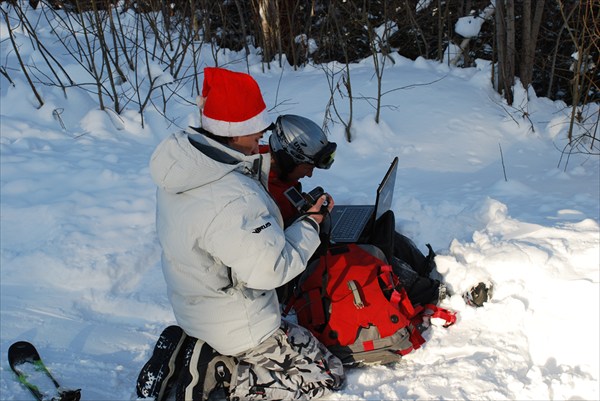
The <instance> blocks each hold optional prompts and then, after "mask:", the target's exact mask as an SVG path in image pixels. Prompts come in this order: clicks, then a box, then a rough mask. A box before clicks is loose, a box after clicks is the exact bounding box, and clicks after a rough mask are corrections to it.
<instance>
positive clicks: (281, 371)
mask: <svg viewBox="0 0 600 401" xmlns="http://www.w3.org/2000/svg"><path fill="white" fill-rule="evenodd" d="M236 359H237V361H238V364H237V371H236V372H235V373H234V374H233V377H232V380H231V385H230V387H229V400H230V401H242V400H260V399H266V400H309V399H311V398H315V397H322V396H324V395H327V394H330V393H332V392H333V391H335V390H338V389H340V388H341V386H342V384H343V383H344V380H345V374H344V368H343V366H342V362H341V361H340V360H339V359H338V358H337V357H336V356H334V355H333V354H332V353H331V352H330V351H329V350H327V348H326V347H325V346H324V345H323V344H321V343H320V342H319V341H318V340H317V339H316V338H315V337H314V336H313V335H312V334H311V333H310V332H309V331H308V330H307V329H305V328H303V327H300V326H298V325H296V324H293V323H291V322H287V321H282V324H281V328H280V329H278V330H277V331H276V332H275V333H273V335H271V336H270V337H269V338H268V339H267V340H266V341H264V342H263V343H262V344H260V345H259V346H258V347H256V348H254V349H252V350H250V351H247V352H245V353H243V354H240V355H236Z"/></svg>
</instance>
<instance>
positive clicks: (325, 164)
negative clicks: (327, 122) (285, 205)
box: [269, 114, 337, 169]
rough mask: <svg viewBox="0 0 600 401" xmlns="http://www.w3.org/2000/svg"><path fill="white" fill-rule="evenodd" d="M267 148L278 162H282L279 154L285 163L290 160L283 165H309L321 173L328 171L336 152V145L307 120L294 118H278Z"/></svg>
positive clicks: (285, 116)
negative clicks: (323, 170)
mask: <svg viewBox="0 0 600 401" xmlns="http://www.w3.org/2000/svg"><path fill="white" fill-rule="evenodd" d="M269 145H270V146H271V150H272V152H273V153H274V154H275V155H279V157H278V158H279V159H281V158H282V157H281V156H282V152H283V153H285V156H287V157H286V158H287V159H290V158H291V160H288V163H285V162H284V164H288V165H289V164H291V163H290V161H291V162H292V163H293V164H295V165H297V164H301V163H308V164H312V165H314V166H315V167H317V168H323V169H328V168H329V167H331V165H332V164H333V156H334V154H335V150H336V148H337V145H336V143H335V142H329V141H328V140H327V136H326V135H325V133H324V132H323V130H322V129H321V128H320V127H319V126H318V125H317V124H315V123H314V122H313V121H311V120H309V119H308V118H304V117H301V116H297V115H293V114H285V115H282V116H279V117H278V118H277V121H276V122H275V127H274V129H273V133H272V134H271V136H270V137H269ZM285 156H284V157H285ZM279 161H280V162H281V160H279ZM282 167H284V166H282ZM288 167H292V168H293V166H288Z"/></svg>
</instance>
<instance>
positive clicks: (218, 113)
mask: <svg viewBox="0 0 600 401" xmlns="http://www.w3.org/2000/svg"><path fill="white" fill-rule="evenodd" d="M198 106H199V107H200V112H201V113H202V128H204V129H205V130H207V131H208V132H210V133H212V134H214V135H218V136H225V137H233V136H245V135H252V134H256V133H258V132H261V131H264V130H265V129H267V128H268V127H269V126H270V125H271V120H270V118H269V114H268V113H267V106H266V105H265V101H264V100H263V98H262V94H261V93H260V88H259V87H258V84H257V83H256V81H255V80H254V78H252V77H251V76H250V75H248V74H244V73H242V72H233V71H229V70H226V69H223V68H214V67H207V68H205V69H204V84H203V86H202V97H201V98H200V99H199V101H198Z"/></svg>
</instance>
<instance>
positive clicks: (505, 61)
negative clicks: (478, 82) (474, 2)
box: [496, 0, 515, 105]
mask: <svg viewBox="0 0 600 401" xmlns="http://www.w3.org/2000/svg"><path fill="white" fill-rule="evenodd" d="M514 11H515V9H514V2H513V0H498V1H497V2H496V40H497V41H498V87H497V90H498V92H499V93H501V94H503V96H504V98H505V99H506V102H507V103H508V104H509V105H512V103H513V85H514V76H515V13H514Z"/></svg>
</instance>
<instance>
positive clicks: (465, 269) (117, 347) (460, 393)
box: [0, 25, 600, 400]
mask: <svg viewBox="0 0 600 401" xmlns="http://www.w3.org/2000/svg"><path fill="white" fill-rule="evenodd" d="M0 33H1V37H0V38H1V39H2V54H3V55H4V54H6V46H8V44H7V40H6V38H7V33H6V27H5V26H4V25H1V29H0ZM23 55H24V56H25V58H28V57H32V55H33V53H29V54H28V53H27V51H26V49H24V54H23ZM3 57H4V56H3ZM11 57H13V58H14V55H11ZM228 57H230V58H228ZM234 57H237V55H228V54H223V55H222V56H221V58H220V60H221V61H222V62H225V61H232V60H233V59H234ZM10 60H12V58H10ZM395 60H396V63H395V64H394V65H392V64H388V68H387V70H386V71H385V75H384V88H386V89H388V90H389V89H394V88H404V87H407V88H405V89H399V90H396V91H393V92H391V93H389V94H388V95H386V96H385V97H384V104H385V107H384V109H383V110H382V118H381V122H380V123H379V124H376V123H375V122H374V110H373V109H372V108H371V107H370V106H369V104H368V103H367V102H366V101H365V100H357V101H356V103H355V105H354V107H355V111H354V118H355V120H354V129H355V132H354V140H353V141H352V143H347V142H346V141H345V139H344V136H343V129H342V127H341V126H340V125H339V124H338V125H336V126H334V127H333V128H332V136H331V139H332V140H334V141H336V142H337V143H338V152H337V155H336V162H335V163H334V165H333V167H332V168H331V169H330V170H329V171H326V172H323V171H317V172H316V173H315V175H314V176H313V178H312V179H310V180H305V185H306V186H307V187H309V188H312V187H313V186H316V185H321V186H323V187H324V188H325V189H326V190H327V191H328V192H330V193H331V194H332V195H333V196H334V198H335V200H336V203H338V204H341V203H364V202H372V201H373V200H374V192H375V188H376V186H377V184H378V182H379V180H380V179H381V176H382V175H383V173H384V172H385V170H386V168H387V166H388V165H389V163H390V162H391V160H392V159H393V157H394V156H396V155H397V156H399V158H400V162H399V167H400V169H399V171H398V177H397V183H396V192H395V194H394V211H395V213H396V220H397V229H398V230H399V231H401V232H403V233H404V234H406V235H408V236H409V237H411V238H413V239H414V240H415V242H416V243H417V244H418V245H419V246H420V247H422V249H423V250H424V251H425V243H431V244H432V246H433V247H434V249H435V250H436V252H437V253H438V255H439V256H438V258H437V264H438V267H439V270H440V272H441V273H442V274H443V276H444V278H445V280H446V281H447V283H448V285H449V287H450V289H451V290H452V291H453V292H455V293H461V292H462V291H464V290H466V289H468V288H469V287H470V286H471V285H472V284H474V283H477V282H478V281H481V280H485V281H489V282H491V283H493V285H494V289H495V291H494V298H493V300H492V301H491V302H489V303H487V304H486V305H485V307H483V308H479V309H474V308H471V307H468V306H466V305H465V304H464V302H463V300H462V299H461V298H460V297H458V296H455V297H452V298H450V299H448V300H446V301H445V302H444V304H443V306H445V307H447V308H450V309H453V310H455V311H457V312H458V314H459V321H458V323H457V324H456V325H454V326H452V327H451V328H449V329H444V328H439V327H434V328H433V329H432V330H430V331H429V332H428V333H427V335H426V338H427V339H428V342H427V343H426V344H425V346H424V347H423V348H422V349H420V350H418V351H416V352H414V353H412V354H410V355H408V356H407V357H406V358H405V359H403V361H402V362H400V363H398V364H396V365H392V366H386V367H370V368H364V369H357V370H352V371H349V375H348V383H347V385H346V387H345V388H344V389H343V390H342V391H341V392H340V393H337V394H334V395H333V396H331V397H330V399H333V400H381V399H386V400H392V399H440V400H454V399H463V400H471V399H487V400H513V399H520V400H523V399H528V400H542V399H544V400H546V399H552V400H563V399H572V400H579V399H586V400H597V399H599V398H600V389H599V374H600V373H599V370H600V369H599V359H600V351H599V346H598V339H599V338H600V327H599V326H600V324H599V321H600V310H599V309H600V306H599V305H600V299H599V294H600V291H599V282H600V277H599V266H600V256H599V255H600V229H599V221H600V184H599V175H600V163H599V160H598V157H588V156H585V155H572V156H571V157H570V159H569V161H568V164H566V163H565V162H566V159H565V158H564V157H563V159H562V160H561V154H560V152H559V151H558V149H562V147H563V146H564V145H565V135H566V125H567V124H566V123H567V116H568V112H569V110H568V109H566V108H565V105H564V104H562V103H560V102H552V101H550V100H548V99H544V98H539V99H538V98H536V97H535V96H531V97H530V100H529V102H528V103H527V102H526V100H525V99H526V96H525V93H524V92H523V91H522V90H520V91H519V90H518V89H517V92H516V101H515V104H514V107H509V106H507V105H506V104H505V103H504V102H503V101H502V100H501V98H500V97H499V95H497V94H496V93H495V92H494V91H493V90H492V88H491V85H490V82H489V81H490V80H489V76H490V71H489V66H488V65H487V64H486V63H485V62H480V63H479V67H478V68H470V69H452V68H448V67H447V66H444V65H440V64H438V63H435V62H431V61H425V60H421V59H420V60H416V61H411V60H407V59H404V58H401V57H396V58H395ZM251 61H252V60H251ZM3 62H4V59H3ZM207 62H208V61H207ZM230 68H232V69H236V70H240V71H243V70H244V69H245V63H242V62H240V63H237V64H236V63H234V64H230ZM250 71H251V73H252V75H253V76H254V77H255V78H256V79H257V81H258V82H259V84H260V85H261V88H262V90H263V93H264V96H265V100H266V102H267V104H268V106H270V107H272V106H274V105H275V104H276V103H277V104H278V105H279V106H278V107H277V108H276V109H274V110H272V116H273V117H276V116H277V115H278V114H283V113H295V114H300V115H303V116H306V117H309V118H312V119H314V120H315V121H316V122H317V123H319V124H320V123H321V122H322V121H323V118H324V111H325V106H326V104H327V101H328V99H329V90H328V86H327V81H326V79H325V74H324V72H323V71H322V69H320V68H319V67H315V66H308V67H305V68H302V69H300V70H298V71H293V70H292V69H291V68H289V67H286V68H285V69H284V70H283V71H281V70H280V69H279V67H278V66H277V65H275V64H274V65H272V66H271V69H270V70H268V71H267V72H263V71H262V68H261V66H260V65H259V64H258V63H251V66H250ZM280 76H281V82H280ZM352 76H353V85H354V87H353V89H354V93H355V94H358V95H359V96H373V95H374V93H375V89H376V88H375V81H374V79H373V70H372V65H371V63H370V62H369V61H365V62H363V63H360V64H356V65H354V66H353V67H352ZM12 77H13V79H14V81H15V86H12V85H10V84H9V82H8V81H7V80H6V79H5V78H4V77H0V84H1V88H0V102H1V103H0V107H1V109H0V118H1V120H0V123H1V125H0V132H1V141H0V152H1V153H0V156H1V159H0V173H1V181H0V184H1V186H0V190H1V199H0V207H1V210H0V213H1V214H0V217H1V231H0V235H1V236H0V240H1V249H0V266H1V269H0V274H1V276H0V285H1V287H0V296H1V298H0V300H1V303H0V319H1V323H0V334H1V341H0V349H1V352H2V360H1V370H0V374H1V377H0V399H2V400H27V399H30V395H29V394H28V393H27V392H26V391H25V390H24V389H23V388H22V386H21V385H20V384H19V383H18V382H17V381H16V380H15V377H14V375H13V374H12V372H11V371H10V368H9V367H8V363H7V360H6V350H7V349H8V347H9V345H10V344H11V343H12V342H14V341H17V340H27V341H31V342H33V343H35V344H36V345H37V346H38V349H39V351H40V353H41V354H42V357H44V358H45V359H46V360H47V362H48V365H49V367H50V369H51V370H52V371H53V372H54V373H55V374H56V375H57V376H58V377H60V378H62V380H63V382H64V383H65V385H67V386H71V387H78V388H82V389H83V391H82V394H83V395H82V400H131V399H135V390H134V383H135V378H136V377H137V374H138V371H139V369H140V368H141V366H142V365H143V363H144V362H145V361H146V359H147V358H148V357H149V355H150V352H151V350H152V347H153V345H154V341H155V340H156V338H157V336H158V334H159V333H160V332H161V330H162V329H163V328H164V327H166V326H167V325H169V324H172V323H174V320H173V315H172V312H171V308H170V306H169V303H168V301H167V298H166V294H165V285H164V281H163V278H162V273H161V269H160V248H159V244H158V242H157V239H156V235H155V231H154V212H155V198H154V197H155V188H154V185H153V184H152V182H151V180H150V176H149V173H148V167H147V165H148V159H149V156H150V154H151V153H152V151H153V149H154V147H155V146H156V144H157V143H158V142H159V141H160V140H161V139H162V138H164V137H165V136H166V135H168V134H169V133H170V132H172V131H173V130H175V129H177V128H176V127H174V126H170V127H169V126H167V124H166V122H165V121H164V119H163V118H162V117H161V116H160V115H158V113H152V112H148V113H147V114H146V115H145V118H146V128H145V129H142V128H141V127H140V124H139V121H140V119H139V116H138V115H137V114H136V113H135V112H134V111H128V112H126V113H124V114H123V115H122V116H120V119H117V118H111V117H110V116H109V115H108V114H107V113H105V112H102V111H99V110H98V106H97V104H96V102H95V99H94V98H93V97H92V96H91V95H90V94H88V93H86V92H83V91H81V90H77V89H71V90H68V92H67V97H66V98H65V97H64V96H63V95H62V93H61V92H60V91H58V90H55V89H54V88H51V87H40V88H38V89H40V90H41V92H42V96H43V97H44V99H45V101H46V104H45V105H44V106H43V107H42V108H41V109H36V108H35V105H36V102H35V100H34V98H33V96H32V93H31V91H30V90H29V88H28V86H27V84H26V81H25V79H24V77H23V76H22V75H19V74H13V76H12ZM414 84H424V85H418V86H414V87H409V86H410V85H414ZM190 100H192V101H193V99H190ZM340 102H342V101H341V100H340ZM340 105H342V103H340ZM55 110H57V111H58V112H60V113H61V114H60V116H61V118H60V120H61V121H62V122H63V123H64V125H65V129H63V128H62V126H61V124H60V121H59V119H57V118H56V117H55V116H53V112H54V111H55ZM523 110H527V112H528V118H525V117H524V115H523ZM597 112H598V111H597V105H596V113H597ZM176 113H177V114H178V115H179V116H180V120H179V121H180V122H181V125H186V124H195V123H197V122H198V120H199V115H198V112H197V110H196V109H195V108H194V107H193V106H181V107H180V109H178V110H176ZM501 152H502V156H503V161H504V169H503V164H502V158H501ZM559 162H560V164H559ZM504 170H505V172H506V178H507V180H505V177H504Z"/></svg>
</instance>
